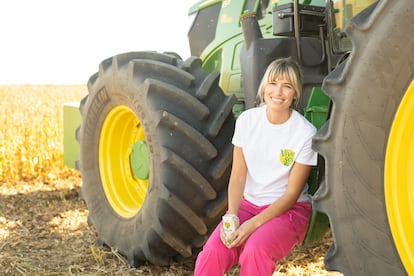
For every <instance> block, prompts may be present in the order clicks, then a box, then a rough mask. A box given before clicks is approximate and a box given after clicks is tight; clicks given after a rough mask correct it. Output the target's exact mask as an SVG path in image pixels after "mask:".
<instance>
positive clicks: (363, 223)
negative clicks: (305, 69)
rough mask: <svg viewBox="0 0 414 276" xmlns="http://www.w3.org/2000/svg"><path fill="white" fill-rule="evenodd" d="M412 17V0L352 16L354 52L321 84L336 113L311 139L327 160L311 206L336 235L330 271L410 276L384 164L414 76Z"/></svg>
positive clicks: (328, 264) (385, 0) (382, 3)
mask: <svg viewBox="0 0 414 276" xmlns="http://www.w3.org/2000/svg"><path fill="white" fill-rule="evenodd" d="M412 14H414V1H412V0H402V1H395V0H394V1H392V0H383V1H378V2H376V3H375V4H374V5H372V6H370V7H369V8H368V9H366V10H364V11H362V12H361V13H360V14H359V15H357V16H356V17H355V18H353V19H352V21H351V23H350V25H349V26H348V27H347V34H348V36H349V37H350V39H351V40H352V42H353V47H354V49H353V51H352V54H351V56H350V57H349V59H348V60H347V61H346V62H345V63H342V64H341V65H340V66H339V67H338V68H336V70H334V71H333V72H332V73H331V74H330V75H328V76H327V78H326V79H325V81H324V84H323V88H324V90H325V91H326V92H327V94H328V95H329V96H330V97H331V99H332V101H333V109H332V113H331V116H330V120H329V121H328V123H327V124H326V125H325V126H324V127H323V128H322V129H321V130H320V131H319V133H318V134H317V136H315V138H314V148H315V149H316V150H317V151H318V152H319V153H320V154H321V155H322V156H323V157H324V158H325V162H326V174H325V181H324V182H323V183H322V186H321V188H320V189H319V191H318V192H317V194H316V195H315V198H314V200H315V202H314V207H315V208H316V209H318V210H319V211H322V212H325V213H327V214H328V216H329V218H330V223H331V230H332V233H333V245H332V246H331V248H330V250H329V251H328V253H327V255H326V257H325V265H326V268H327V269H328V270H337V271H341V272H343V273H344V274H345V275H376V276H377V275H407V272H406V271H405V268H404V266H403V264H402V261H401V258H400V255H399V253H398V252H397V250H396V246H395V243H394V240H393V237H392V234H391V230H390V223H389V219H388V217H387V210H386V207H387V206H386V201H385V192H384V162H385V159H386V150H387V142H388V137H389V134H390V129H391V125H392V124H393V120H394V116H395V114H396V111H397V108H398V107H399V105H400V102H401V100H402V98H403V96H404V95H405V93H406V92H407V91H408V86H409V85H410V83H411V81H412V80H413V75H414V66H413V64H414V33H413V27H412ZM411 234H412V233H411ZM412 246H413V245H411V248H412ZM411 262H412V260H411Z"/></svg>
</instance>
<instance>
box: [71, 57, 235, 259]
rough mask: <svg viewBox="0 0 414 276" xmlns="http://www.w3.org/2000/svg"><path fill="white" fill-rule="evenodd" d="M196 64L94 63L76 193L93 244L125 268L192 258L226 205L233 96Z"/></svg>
mask: <svg viewBox="0 0 414 276" xmlns="http://www.w3.org/2000/svg"><path fill="white" fill-rule="evenodd" d="M218 78H219V74H218V73H207V72H205V71H204V70H203V69H202V67H201V61H200V59H198V58H195V57H191V58H189V59H187V60H186V61H182V60H181V58H180V57H179V56H178V55H176V54H171V53H164V54H161V53H156V52H131V53H126V54H120V55H117V56H114V57H112V58H110V59H107V60H105V61H103V62H102V63H101V64H100V66H99V72H98V73H96V74H95V75H93V76H92V77H91V78H90V79H89V82H88V90H89V94H88V95H87V96H86V97H85V98H84V99H83V100H82V102H81V105H80V112H81V116H82V123H81V126H80V129H79V131H78V134H77V138H78V141H79V143H80V159H79V167H80V172H81V175H82V181H83V186H82V196H83V198H84V199H85V201H86V204H87V208H88V210H89V218H88V220H89V222H90V223H91V224H93V226H94V227H95V229H96V231H97V233H98V237H99V240H100V243H101V244H105V245H108V246H110V247H112V248H115V249H117V250H118V251H119V252H120V253H121V254H123V255H124V256H125V257H126V258H127V260H128V262H129V264H130V265H132V266H138V265H141V264H142V263H143V262H145V261H149V262H150V263H152V264H155V265H168V264H170V263H171V262H172V261H177V260H183V259H186V258H190V257H192V256H194V254H195V253H194V252H195V251H197V250H198V249H199V248H200V247H201V246H202V245H203V244H204V242H205V241H206V239H207V237H208V235H209V233H210V232H211V230H213V229H214V227H215V226H216V225H217V223H218V222H219V221H220V219H221V215H222V214H223V213H224V212H225V210H226V208H227V183H228V179H229V176H230V170H231V162H232V143H231V138H232V135H233V131H234V123H235V119H234V116H233V113H232V107H233V104H234V102H235V98H234V97H233V96H226V95H224V94H223V91H222V90H221V89H220V88H219V86H218Z"/></svg>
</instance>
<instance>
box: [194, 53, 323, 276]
mask: <svg viewBox="0 0 414 276" xmlns="http://www.w3.org/2000/svg"><path fill="white" fill-rule="evenodd" d="M301 86H302V72H301V69H300V67H299V65H298V64H297V63H296V62H294V61H293V60H292V59H291V58H283V59H278V60H275V61H273V62H272V63H271V64H270V65H269V66H268V67H267V70H266V72H265V74H264V76H263V79H262V82H261V84H260V86H259V89H258V96H259V97H260V100H261V102H262V104H261V106H260V107H256V108H252V109H249V110H246V111H245V112H243V113H242V114H241V115H240V116H239V118H238V119H237V121H236V128H235V132H234V136H233V140H232V142H233V144H234V151H233V167H232V171H231V176H230V180H229V187H228V211H227V214H230V215H233V217H234V218H235V220H236V223H237V224H238V221H239V223H240V227H238V228H237V229H236V231H234V232H233V233H232V234H230V235H228V236H226V234H225V233H224V231H223V227H222V226H223V224H222V223H220V224H219V225H218V226H217V228H216V229H215V230H214V232H213V233H212V235H211V236H210V238H209V239H208V241H207V243H206V244H205V246H204V248H203V251H201V252H200V254H199V255H198V258H197V261H196V265H195V272H194V274H195V275H196V276H198V275H209V276H211V275H223V274H225V273H226V272H227V271H228V270H229V269H230V268H231V267H232V266H233V265H235V264H237V263H240V265H241V267H240V275H271V274H272V273H273V272H274V270H275V267H276V263H277V261H279V260H281V259H282V258H284V257H285V256H287V255H288V254H289V252H290V250H291V249H292V248H293V246H294V245H295V244H297V243H300V242H302V241H303V239H304V236H305V234H306V230H307V227H308V223H309V217H310V214H311V204H310V196H309V195H308V194H307V185H306V180H307V179H308V177H309V173H310V170H311V167H312V166H314V165H316V162H317V154H316V152H314V151H313V150H312V149H311V144H312V137H313V135H314V134H315V133H316V129H315V127H314V126H313V125H312V124H311V123H309V122H308V121H307V120H306V119H305V118H304V117H303V116H302V115H300V114H299V113H298V112H297V111H295V110H294V109H292V105H293V104H294V102H295V101H296V102H297V101H298V100H299V98H300V94H301Z"/></svg>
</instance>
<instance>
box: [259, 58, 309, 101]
mask: <svg viewBox="0 0 414 276" xmlns="http://www.w3.org/2000/svg"><path fill="white" fill-rule="evenodd" d="M280 78H285V79H286V80H287V81H289V82H290V83H291V84H292V86H293V88H294V89H295V96H294V101H295V105H297V104H298V102H299V99H300V96H301V94H302V80H303V75H302V70H301V68H300V66H299V64H298V63H297V62H296V61H294V60H293V59H292V58H291V57H288V58H279V59H276V60H274V61H272V62H271V63H270V64H269V65H268V66H267V69H266V72H265V73H264V75H263V78H262V81H261V82H260V85H259V89H258V92H257V96H258V97H259V99H260V104H261V105H262V104H264V91H265V87H266V85H267V84H268V83H272V82H273V81H275V80H276V79H280Z"/></svg>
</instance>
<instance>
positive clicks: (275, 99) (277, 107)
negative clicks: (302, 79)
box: [264, 78, 295, 111]
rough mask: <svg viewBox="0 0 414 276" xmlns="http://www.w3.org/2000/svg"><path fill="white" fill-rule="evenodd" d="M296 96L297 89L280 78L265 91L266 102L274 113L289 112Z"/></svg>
mask: <svg viewBox="0 0 414 276" xmlns="http://www.w3.org/2000/svg"><path fill="white" fill-rule="evenodd" d="M294 96H295V88H294V87H293V85H292V84H291V83H290V82H289V81H288V80H287V79H286V78H278V79H276V80H274V81H272V82H271V83H268V84H266V86H265V89H264V101H265V103H266V105H267V106H268V107H269V108H271V109H272V110H274V111H285V110H289V109H290V106H291V105H292V102H293V98H294Z"/></svg>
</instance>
